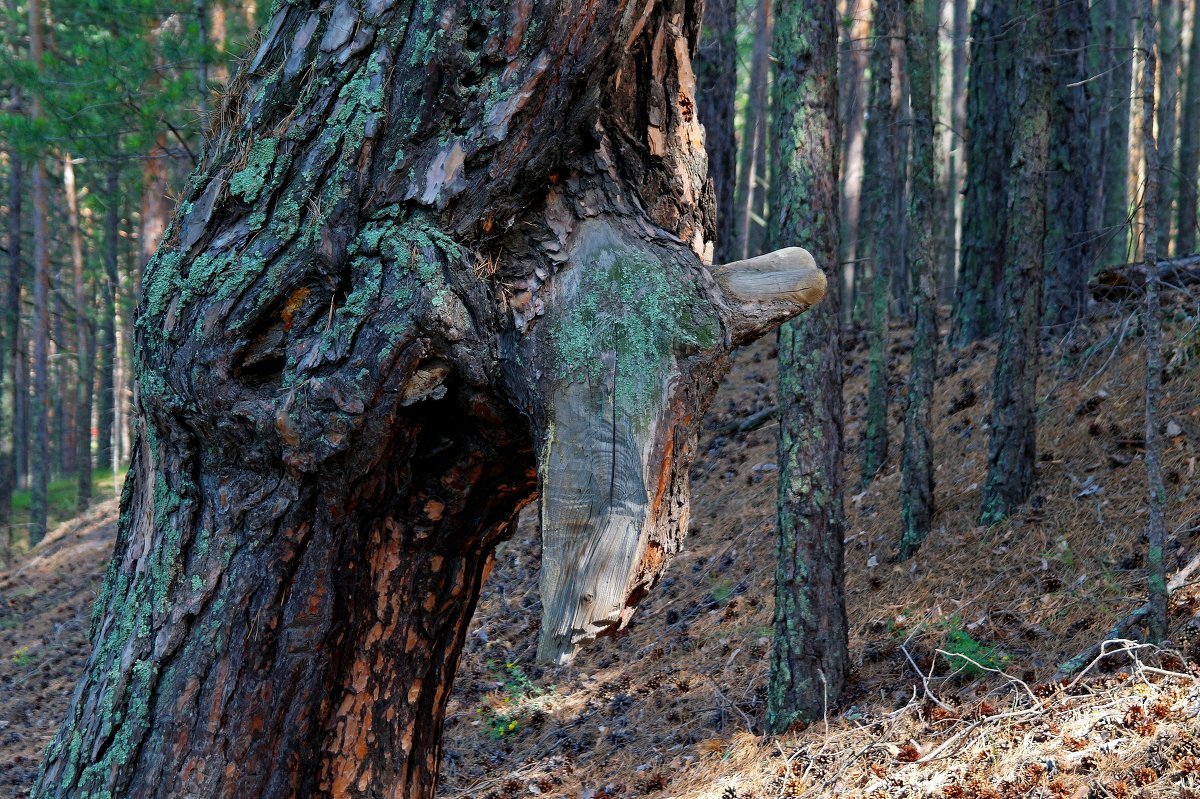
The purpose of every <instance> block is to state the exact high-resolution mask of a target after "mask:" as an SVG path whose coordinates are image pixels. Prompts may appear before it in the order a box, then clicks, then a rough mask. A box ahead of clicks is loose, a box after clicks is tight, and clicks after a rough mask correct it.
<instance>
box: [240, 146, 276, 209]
mask: <svg viewBox="0 0 1200 799" xmlns="http://www.w3.org/2000/svg"><path fill="white" fill-rule="evenodd" d="M278 144H279V142H278V140H277V139H274V138H266V139H259V140H258V141H256V142H254V144H252V145H251V146H250V153H249V155H248V156H247V157H246V166H245V167H243V168H242V169H241V170H240V171H238V172H236V173H234V176H233V177H232V178H230V179H229V191H230V192H231V193H232V194H233V195H234V196H235V197H241V198H242V199H244V200H245V201H246V202H248V203H252V202H254V200H255V199H257V198H258V194H259V192H260V191H262V188H263V185H264V184H266V182H267V177H268V176H269V175H270V172H271V165H272V164H274V163H275V150H276V147H277V146H278Z"/></svg>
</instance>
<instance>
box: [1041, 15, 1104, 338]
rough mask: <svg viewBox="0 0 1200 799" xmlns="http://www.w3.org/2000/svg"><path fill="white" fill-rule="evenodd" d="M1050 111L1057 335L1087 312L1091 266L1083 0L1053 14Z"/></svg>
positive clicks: (1050, 270) (1049, 307) (1050, 231)
mask: <svg viewBox="0 0 1200 799" xmlns="http://www.w3.org/2000/svg"><path fill="white" fill-rule="evenodd" d="M1055 13H1056V16H1055V19H1056V20H1057V25H1056V26H1055V30H1054V37H1055V38H1054V50H1055V55H1054V61H1053V70H1054V107H1053V110H1052V112H1051V118H1050V129H1051V130H1050V164H1049V169H1050V171H1049V173H1048V174H1047V185H1046V223H1047V228H1046V267H1045V270H1044V274H1045V285H1046V289H1045V290H1046V296H1045V309H1046V311H1045V324H1046V325H1048V326H1049V327H1050V329H1051V333H1052V334H1057V335H1059V336H1061V335H1062V334H1063V333H1064V332H1065V330H1066V328H1068V327H1070V326H1071V325H1073V324H1074V323H1075V322H1076V321H1077V320H1079V319H1080V318H1082V316H1083V315H1084V313H1085V312H1086V310H1087V281H1088V275H1089V273H1090V271H1091V268H1092V264H1093V262H1094V257H1095V255H1094V253H1095V248H1094V247H1093V246H1092V241H1093V239H1094V236H1093V234H1092V232H1091V231H1090V230H1089V229H1088V221H1089V218H1090V210H1089V202H1090V199H1091V193H1092V190H1093V181H1094V180H1095V177H1094V175H1093V170H1092V156H1091V153H1090V152H1089V144H1088V135H1089V131H1090V130H1091V120H1090V119H1089V117H1088V97H1087V78H1088V72H1087V69H1088V63H1087V53H1088V49H1087V44H1088V41H1089V27H1090V26H1089V18H1088V3H1087V0H1065V1H1064V2H1060V3H1059V6H1058V9H1057V11H1056V12H1055Z"/></svg>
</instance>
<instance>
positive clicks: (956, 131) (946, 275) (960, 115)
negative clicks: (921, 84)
mask: <svg viewBox="0 0 1200 799" xmlns="http://www.w3.org/2000/svg"><path fill="white" fill-rule="evenodd" d="M969 13H970V12H969V11H968V10H967V0H954V23H953V32H952V35H951V51H950V53H951V55H950V154H949V158H948V159H947V162H946V238H945V242H944V244H943V245H942V246H943V247H944V248H945V250H944V252H943V260H942V277H941V281H940V289H939V291H938V298H939V300H940V301H941V302H946V303H950V302H953V300H954V286H955V280H956V275H957V273H958V224H959V216H960V215H959V212H958V209H959V204H960V202H961V200H960V192H961V189H962V173H963V153H965V152H966V147H965V146H964V139H965V133H964V130H963V124H964V120H965V119H966V116H967V17H968V16H969Z"/></svg>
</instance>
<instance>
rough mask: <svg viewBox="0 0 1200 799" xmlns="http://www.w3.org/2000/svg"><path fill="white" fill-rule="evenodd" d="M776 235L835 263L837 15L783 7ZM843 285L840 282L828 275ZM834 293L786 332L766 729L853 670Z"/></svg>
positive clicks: (825, 703) (836, 687)
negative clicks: (847, 605)
mask: <svg viewBox="0 0 1200 799" xmlns="http://www.w3.org/2000/svg"><path fill="white" fill-rule="evenodd" d="M776 12H777V13H776V19H775V32H774V37H773V47H772V50H773V53H774V56H775V58H776V59H777V63H778V65H779V66H778V69H777V72H776V75H775V88H774V92H775V109H776V113H775V118H774V123H773V124H774V129H775V133H774V136H773V137H772V138H773V140H774V142H775V146H776V148H777V149H776V151H775V167H774V169H773V170H772V176H773V177H772V183H771V195H772V200H771V209H772V225H771V227H772V231H773V232H772V235H773V236H774V237H775V242H774V243H775V244H779V243H782V242H785V241H786V242H789V243H797V244H802V245H804V246H805V247H808V248H810V249H811V250H812V252H814V253H815V254H816V257H817V258H818V259H820V260H822V261H828V262H833V261H834V260H835V259H836V258H837V256H838V251H839V246H838V210H839V203H838V191H837V187H838V162H837V153H838V147H839V144H840V137H839V136H838V124H837V19H836V14H835V9H834V6H833V4H832V3H826V2H821V0H806V1H805V2H792V1H791V0H779V2H778V3H777V5H776ZM833 285H834V286H835V287H836V282H833ZM837 301H838V296H837V294H836V289H835V291H834V292H832V296H831V297H830V298H829V299H828V300H826V302H824V303H822V304H821V306H819V307H818V308H816V309H814V310H813V312H811V313H809V314H807V315H806V316H805V317H803V318H802V319H800V320H797V321H795V322H789V323H787V324H785V325H784V326H783V327H782V328H781V329H780V332H779V494H778V497H779V499H778V503H779V516H778V533H777V535H778V545H777V548H778V551H777V561H776V567H775V644H774V647H773V649H772V651H771V671H770V678H769V683H768V687H767V719H766V728H767V731H768V732H772V733H780V732H783V731H785V730H787V729H788V728H789V727H791V726H792V725H793V724H794V723H795V722H797V721H803V722H808V721H812V720H813V719H817V718H820V717H821V716H822V715H823V714H824V713H825V712H826V711H827V710H828V709H829V708H830V707H831V706H833V705H834V703H836V702H837V700H838V697H840V696H841V693H842V690H843V687H844V685H845V681H846V676H847V674H848V672H849V660H850V659H849V654H848V650H847V646H848V644H847V637H848V633H847V621H846V610H845V603H844V599H843V596H844V588H843V585H844V582H843V581H844V575H843V568H842V538H843V532H844V524H845V522H844V518H843V513H842V373H841V363H842V358H841V346H840V342H839V322H838V319H839V317H840V313H839V310H838V306H837Z"/></svg>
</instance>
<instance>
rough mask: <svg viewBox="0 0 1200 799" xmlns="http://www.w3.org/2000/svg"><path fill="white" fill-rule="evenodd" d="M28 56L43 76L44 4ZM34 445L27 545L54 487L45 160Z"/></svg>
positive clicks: (38, 232) (36, 194)
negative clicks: (51, 460)
mask: <svg viewBox="0 0 1200 799" xmlns="http://www.w3.org/2000/svg"><path fill="white" fill-rule="evenodd" d="M29 56H30V58H31V59H32V61H33V63H34V65H35V68H37V69H38V70H39V71H40V69H41V64H42V4H41V0H30V3H29ZM31 108H32V113H31V115H30V116H31V118H32V119H33V120H35V121H36V120H37V119H38V118H39V117H40V116H41V101H40V100H39V99H38V98H37V96H36V95H35V96H34V97H33V102H32V104H31ZM32 171H33V180H32V186H31V192H30V193H31V194H32V197H33V446H32V447H31V449H30V455H31V461H32V463H31V470H30V471H31V472H32V480H31V486H30V488H31V491H30V500H29V542H30V544H36V543H37V542H39V541H41V540H42V538H44V537H45V535H46V524H47V512H48V507H47V502H48V497H47V490H48V487H49V483H50V401H51V400H50V374H49V373H50V231H49V209H48V208H47V203H48V200H47V196H46V195H47V194H48V192H49V185H48V182H47V178H46V164H45V161H44V159H43V158H35V159H34V162H33V170H32Z"/></svg>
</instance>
